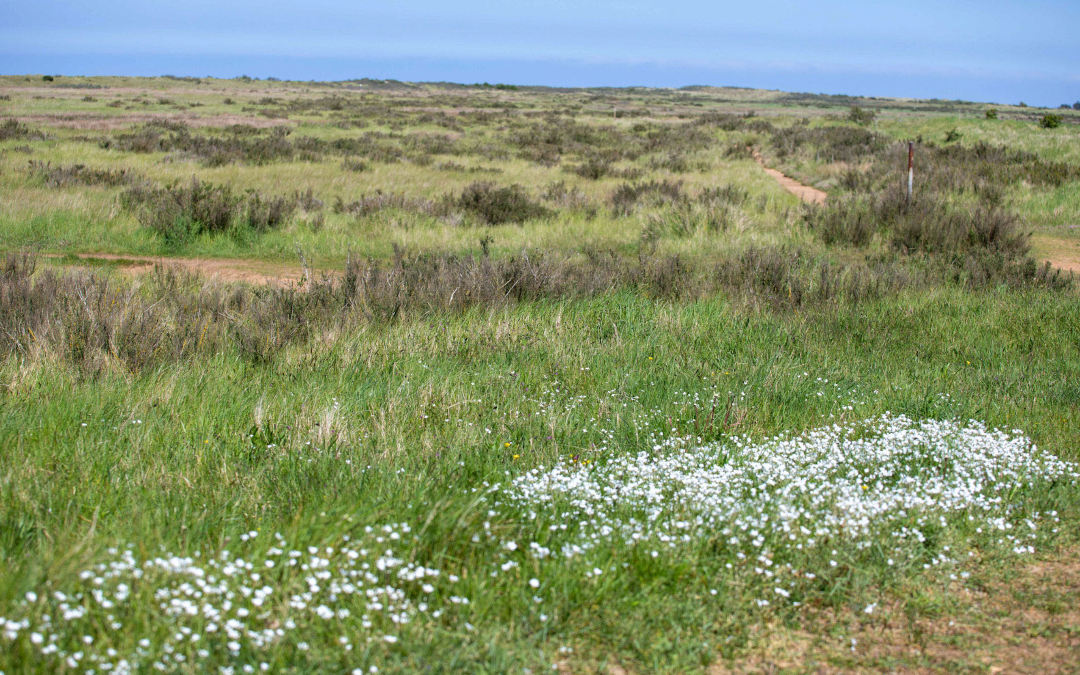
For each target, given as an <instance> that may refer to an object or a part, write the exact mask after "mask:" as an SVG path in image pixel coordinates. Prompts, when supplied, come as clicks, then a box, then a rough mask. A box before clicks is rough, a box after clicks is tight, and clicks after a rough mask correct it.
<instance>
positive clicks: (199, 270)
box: [50, 253, 304, 285]
mask: <svg viewBox="0 0 1080 675" xmlns="http://www.w3.org/2000/svg"><path fill="white" fill-rule="evenodd" d="M76 256H77V257H78V258H80V259H82V260H85V261H86V264H87V266H94V265H95V264H101V263H106V264H109V265H110V266H112V267H115V268H117V269H118V270H120V271H122V272H124V273H125V274H129V275H139V274H143V273H145V272H150V271H152V270H153V269H154V267H155V266H157V265H163V266H166V267H178V268H180V269H183V270H184V271H185V272H189V273H192V274H198V275H199V276H201V277H204V278H206V279H215V280H217V281H224V282H243V283H249V284H258V285H267V284H288V283H293V282H296V281H298V280H300V279H303V278H304V270H303V268H301V267H300V266H298V265H286V264H284V263H268V262H259V261H256V260H239V259H233V258H169V257H161V256H139V255H118V254H115V253H78V254H76ZM50 257H52V258H54V259H55V258H60V257H61V256H50Z"/></svg>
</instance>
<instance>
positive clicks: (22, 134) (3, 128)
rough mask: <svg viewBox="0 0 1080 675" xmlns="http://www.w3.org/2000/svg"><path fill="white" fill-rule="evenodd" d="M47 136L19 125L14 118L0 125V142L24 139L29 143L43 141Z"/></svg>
mask: <svg viewBox="0 0 1080 675" xmlns="http://www.w3.org/2000/svg"><path fill="white" fill-rule="evenodd" d="M46 138H48V136H46V135H45V134H44V133H43V132H41V131H38V130H37V129H31V128H30V127H28V126H26V125H25V124H20V123H19V121H18V120H16V119H15V118H13V117H12V118H8V119H6V120H4V123H3V124H0V141H8V140H14V139H26V140H31V141H43V140H45V139H46Z"/></svg>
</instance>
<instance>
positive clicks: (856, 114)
mask: <svg viewBox="0 0 1080 675" xmlns="http://www.w3.org/2000/svg"><path fill="white" fill-rule="evenodd" d="M876 117H877V112H875V111H873V110H865V109H863V108H860V107H859V106H857V105H855V106H852V107H851V109H849V110H848V119H849V120H851V121H852V122H854V123H855V124H859V125H861V126H866V125H868V124H870V123H871V122H873V121H874V118H876Z"/></svg>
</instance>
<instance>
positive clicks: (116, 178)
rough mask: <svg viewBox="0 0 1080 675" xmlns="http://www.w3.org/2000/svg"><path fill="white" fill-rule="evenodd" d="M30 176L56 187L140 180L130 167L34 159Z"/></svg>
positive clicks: (117, 184) (117, 185)
mask: <svg viewBox="0 0 1080 675" xmlns="http://www.w3.org/2000/svg"><path fill="white" fill-rule="evenodd" d="M30 176H31V178H35V179H39V180H41V181H42V182H43V183H44V184H45V185H46V186H48V187H54V188H62V187H71V186H74V185H103V186H106V187H119V186H121V185H130V184H132V183H134V182H136V181H138V180H139V176H138V174H136V173H135V172H134V171H131V170H130V169H94V168H90V167H87V166H85V165H83V164H72V165H70V166H55V167H54V166H52V164H51V163H49V162H38V161H34V160H31V161H30Z"/></svg>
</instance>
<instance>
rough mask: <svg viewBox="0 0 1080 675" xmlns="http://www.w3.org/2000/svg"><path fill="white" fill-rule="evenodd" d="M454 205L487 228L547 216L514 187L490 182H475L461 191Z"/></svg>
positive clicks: (542, 209) (521, 191)
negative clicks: (497, 185)
mask: <svg viewBox="0 0 1080 675" xmlns="http://www.w3.org/2000/svg"><path fill="white" fill-rule="evenodd" d="M457 206H459V207H460V208H462V209H464V210H465V211H467V212H469V213H472V214H473V215H476V216H479V217H480V218H481V219H482V220H483V221H484V222H485V223H487V224H488V225H501V224H503V223H521V222H524V221H526V220H532V219H534V218H543V217H545V216H547V215H549V214H550V211H548V210H547V209H546V208H544V207H543V206H542V205H540V204H538V203H536V202H534V201H532V200H531V199H530V198H529V195H528V193H527V192H526V191H525V188H523V187H521V186H520V185H517V184H514V185H511V186H509V187H496V186H495V184H494V183H484V182H480V181H477V182H475V183H473V184H472V185H469V186H468V187H466V188H465V189H464V190H462V191H461V196H460V197H459V198H458V200H457Z"/></svg>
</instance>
